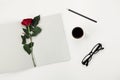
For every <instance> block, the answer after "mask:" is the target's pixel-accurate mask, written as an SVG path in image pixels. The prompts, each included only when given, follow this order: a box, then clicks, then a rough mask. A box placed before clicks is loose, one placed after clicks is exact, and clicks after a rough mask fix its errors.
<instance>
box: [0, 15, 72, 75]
mask: <svg viewBox="0 0 120 80" xmlns="http://www.w3.org/2000/svg"><path fill="white" fill-rule="evenodd" d="M39 27H41V28H42V32H41V33H40V34H39V35H38V36H36V37H34V38H33V42H34V43H35V44H34V49H33V54H34V58H35V62H36V64H37V66H42V65H47V64H53V63H57V62H62V61H68V60H70V54H69V49H68V45H67V41H66V37H65V31H64V26H63V22H62V16H61V14H55V15H50V16H46V17H41V21H40V23H39ZM0 28H1V29H0V37H1V38H0V73H4V72H16V71H20V70H25V69H29V68H32V67H33V63H32V59H31V55H28V54H27V53H26V52H25V51H24V50H23V47H22V44H21V42H22V40H21V35H22V32H23V31H22V27H21V24H20V22H13V23H5V24H0Z"/></svg>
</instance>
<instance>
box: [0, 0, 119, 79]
mask: <svg viewBox="0 0 120 80" xmlns="http://www.w3.org/2000/svg"><path fill="white" fill-rule="evenodd" d="M68 8H70V9H73V10H75V11H78V12H80V13H82V14H84V15H86V16H89V17H91V18H93V19H95V20H97V21H98V23H93V22H91V21H89V20H86V19H84V18H82V17H80V16H77V15H75V14H73V13H71V12H68V11H67V9H68ZM55 13H62V15H63V22H64V26H65V33H66V37H67V41H68V45H69V49H70V55H71V60H70V61H68V62H61V63H56V64H51V65H46V66H42V67H37V68H33V69H29V70H26V71H21V72H16V73H11V74H1V75H0V80H120V69H119V68H120V62H119V61H120V47H119V45H120V42H119V41H120V31H119V30H120V28H119V27H120V22H119V21H120V15H119V14H120V1H119V0H0V23H8V22H12V21H20V20H22V19H23V18H25V17H31V16H36V15H38V14H41V16H46V15H50V14H55ZM76 26H80V27H82V28H83V30H84V32H85V35H84V37H82V38H81V39H78V40H76V39H74V38H73V37H72V36H71V31H72V29H73V28H74V27H76ZM0 27H2V26H0ZM98 42H101V43H102V44H103V46H104V47H105V49H104V50H103V51H100V52H99V53H98V54H97V55H95V56H94V58H93V59H92V61H91V62H90V65H89V66H88V67H85V66H83V65H82V64H81V60H82V59H83V57H84V56H85V55H86V54H87V53H88V52H89V51H90V50H91V48H92V47H93V46H94V45H95V44H96V43H98Z"/></svg>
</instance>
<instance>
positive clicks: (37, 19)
mask: <svg viewBox="0 0 120 80" xmlns="http://www.w3.org/2000/svg"><path fill="white" fill-rule="evenodd" d="M39 21H40V15H38V16H36V17H34V19H33V21H32V25H33V26H34V27H36V26H37V25H38V23H39Z"/></svg>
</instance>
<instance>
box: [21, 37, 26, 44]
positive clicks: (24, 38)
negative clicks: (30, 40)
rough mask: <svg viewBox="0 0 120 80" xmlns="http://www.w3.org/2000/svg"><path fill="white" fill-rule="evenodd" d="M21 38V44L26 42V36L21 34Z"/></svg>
mask: <svg viewBox="0 0 120 80" xmlns="http://www.w3.org/2000/svg"><path fill="white" fill-rule="evenodd" d="M21 38H22V44H25V43H26V37H25V36H21Z"/></svg>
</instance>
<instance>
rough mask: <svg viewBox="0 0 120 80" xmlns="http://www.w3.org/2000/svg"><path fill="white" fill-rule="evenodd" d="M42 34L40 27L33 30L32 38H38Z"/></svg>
mask: <svg viewBox="0 0 120 80" xmlns="http://www.w3.org/2000/svg"><path fill="white" fill-rule="evenodd" d="M40 32H41V28H40V27H35V28H34V29H33V33H32V36H37V35H38V34H39V33H40Z"/></svg>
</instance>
